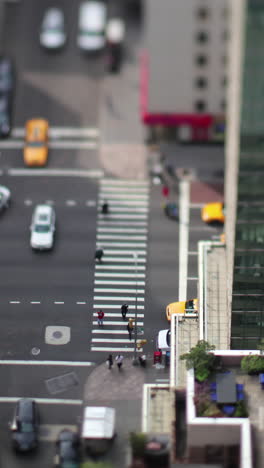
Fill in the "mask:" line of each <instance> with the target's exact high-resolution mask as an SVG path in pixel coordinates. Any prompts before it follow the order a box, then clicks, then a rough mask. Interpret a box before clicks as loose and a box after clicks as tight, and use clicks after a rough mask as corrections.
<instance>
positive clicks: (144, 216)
mask: <svg viewBox="0 0 264 468" xmlns="http://www.w3.org/2000/svg"><path fill="white" fill-rule="evenodd" d="M147 217H148V215H147V214H141V213H138V214H128V213H127V214H121V213H120V214H109V215H108V216H107V219H109V220H111V219H137V220H138V219H147ZM98 219H105V215H103V214H101V213H98Z"/></svg>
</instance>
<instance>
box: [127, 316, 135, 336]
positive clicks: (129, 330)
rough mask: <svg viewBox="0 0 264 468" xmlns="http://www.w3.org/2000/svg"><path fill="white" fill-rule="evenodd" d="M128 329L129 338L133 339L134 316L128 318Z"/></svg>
mask: <svg viewBox="0 0 264 468" xmlns="http://www.w3.org/2000/svg"><path fill="white" fill-rule="evenodd" d="M126 328H127V331H128V334H129V339H130V340H131V339H132V331H133V329H134V322H133V320H132V318H130V319H129V320H128V324H127V327H126Z"/></svg>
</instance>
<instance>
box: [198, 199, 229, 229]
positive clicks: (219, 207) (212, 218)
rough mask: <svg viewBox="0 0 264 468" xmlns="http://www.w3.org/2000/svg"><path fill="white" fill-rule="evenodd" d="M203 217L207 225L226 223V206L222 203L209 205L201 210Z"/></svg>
mask: <svg viewBox="0 0 264 468" xmlns="http://www.w3.org/2000/svg"><path fill="white" fill-rule="evenodd" d="M201 217H202V220H203V221H204V222H205V223H220V224H224V222H225V212H224V204H223V203H220V202H216V203H208V204H207V205H205V206H204V207H203V208H202V210H201Z"/></svg>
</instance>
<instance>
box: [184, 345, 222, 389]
mask: <svg viewBox="0 0 264 468" xmlns="http://www.w3.org/2000/svg"><path fill="white" fill-rule="evenodd" d="M214 349H215V346H214V345H210V344H209V343H208V342H207V341H205V340H199V341H198V342H197V345H196V346H194V347H193V348H191V349H190V351H189V353H185V354H182V355H181V356H180V359H181V360H185V361H186V368H187V369H192V368H193V369H194V373H195V377H196V379H197V380H199V382H203V381H204V380H206V379H207V378H208V376H209V375H210V373H211V371H212V369H213V367H214V363H215V356H214V354H211V353H210V351H212V350H214Z"/></svg>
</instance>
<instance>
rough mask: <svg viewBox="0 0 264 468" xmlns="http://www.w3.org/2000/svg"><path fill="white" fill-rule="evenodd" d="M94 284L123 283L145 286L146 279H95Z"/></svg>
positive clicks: (124, 284)
mask: <svg viewBox="0 0 264 468" xmlns="http://www.w3.org/2000/svg"><path fill="white" fill-rule="evenodd" d="M94 284H104V285H107V284H111V285H123V286H145V284H146V283H145V281H113V280H109V281H108V280H95V281H94Z"/></svg>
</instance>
